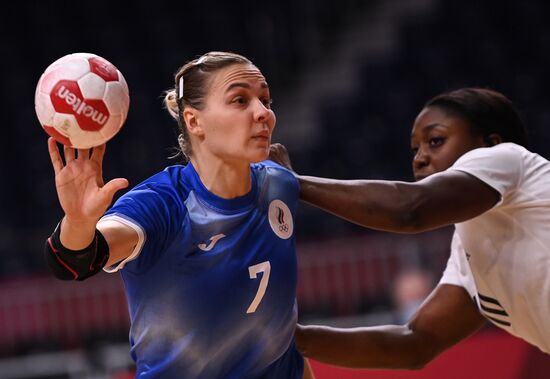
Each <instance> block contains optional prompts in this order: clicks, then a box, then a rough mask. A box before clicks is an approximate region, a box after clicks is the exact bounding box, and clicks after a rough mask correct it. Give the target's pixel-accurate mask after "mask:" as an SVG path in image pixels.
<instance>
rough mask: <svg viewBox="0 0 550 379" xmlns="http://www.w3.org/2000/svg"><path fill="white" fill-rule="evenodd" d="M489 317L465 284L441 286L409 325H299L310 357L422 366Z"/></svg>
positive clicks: (344, 363) (347, 362)
mask: <svg viewBox="0 0 550 379" xmlns="http://www.w3.org/2000/svg"><path fill="white" fill-rule="evenodd" d="M484 322H485V319H484V318H483V316H481V314H480V313H479V312H478V310H477V307H476V306H475V304H474V302H473V300H472V299H471V298H470V296H469V295H468V293H467V292H466V290H465V289H464V288H462V287H458V286H454V285H449V284H442V285H439V286H438V287H436V289H434V291H433V292H432V293H431V295H430V296H429V297H428V298H427V299H426V301H425V302H424V303H423V304H422V306H421V307H420V309H419V310H418V311H417V312H416V314H415V315H414V316H413V318H412V319H411V320H410V322H409V323H408V324H407V325H385V326H377V327H363V328H353V329H338V328H330V327H326V326H315V325H312V326H298V328H297V330H296V341H297V344H298V349H299V350H300V351H302V353H303V354H304V355H305V356H306V357H309V358H312V359H315V360H318V361H320V362H325V363H328V364H332V365H337V366H345V367H355V368H386V369H417V368H422V367H424V365H426V364H427V363H428V362H430V361H431V360H432V359H433V358H434V357H435V356H437V355H438V354H440V353H441V352H443V351H444V350H445V349H447V348H449V347H450V346H452V345H454V344H456V343H457V342H459V341H460V340H462V339H463V338H465V337H467V336H468V335H470V334H471V333H473V332H474V331H476V330H477V329H479V328H480V327H481V326H482V325H483V324H484Z"/></svg>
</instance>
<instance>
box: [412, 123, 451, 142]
mask: <svg viewBox="0 0 550 379" xmlns="http://www.w3.org/2000/svg"><path fill="white" fill-rule="evenodd" d="M438 126H441V127H443V128H448V126H447V125H443V124H439V123H437V122H436V123H435V124H429V125H426V126H425V127H424V128H422V132H421V133H422V134H427V133H429V132H431V131H432V129H435V128H437V127H438ZM412 137H413V134H411V138H412Z"/></svg>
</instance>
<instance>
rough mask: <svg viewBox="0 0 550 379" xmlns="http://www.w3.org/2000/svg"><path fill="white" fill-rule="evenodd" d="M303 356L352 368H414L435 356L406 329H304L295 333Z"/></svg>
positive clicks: (314, 327) (322, 327)
mask: <svg viewBox="0 0 550 379" xmlns="http://www.w3.org/2000/svg"><path fill="white" fill-rule="evenodd" d="M296 340H297V343H298V347H299V349H300V350H301V351H302V353H303V354H304V356H306V357H309V358H312V359H315V360H317V361H320V362H324V363H328V364H332V365H337V366H344V367H352V368H385V369H416V368H421V367H423V366H424V365H425V364H426V363H428V362H429V361H430V360H431V359H432V358H433V357H434V356H435V355H436V354H437V353H436V351H434V350H432V349H430V346H429V345H428V344H423V343H422V341H421V338H420V337H419V336H418V335H415V334H414V332H412V331H411V330H410V329H409V328H408V327H407V326H398V325H386V326H378V327H369V328H353V329H336V328H330V327H327V326H303V327H300V329H299V331H297V332H296Z"/></svg>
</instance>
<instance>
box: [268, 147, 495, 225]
mask: <svg viewBox="0 0 550 379" xmlns="http://www.w3.org/2000/svg"><path fill="white" fill-rule="evenodd" d="M269 158H270V159H272V160H273V161H275V162H277V163H279V164H280V165H282V166H284V167H286V168H288V169H289V170H291V171H292V165H291V162H290V157H289V155H288V151H287V150H286V148H285V147H284V146H283V145H281V144H278V143H275V144H273V145H271V147H270V152H269ZM296 177H297V178H298V180H299V182H300V197H301V199H302V200H304V201H306V202H308V203H309V204H311V205H314V206H316V207H319V208H321V209H323V210H325V211H327V212H330V213H332V214H334V215H336V216H338V217H341V218H344V219H346V220H348V221H351V222H354V223H356V224H359V225H362V226H365V227H368V228H371V229H379V230H385V231H390V232H401V233H416V232H421V231H425V230H430V229H435V228H438V227H441V226H445V225H450V224H454V223H457V222H462V221H465V220H468V219H470V218H473V217H475V216H478V215H480V214H482V213H483V212H485V211H487V210H489V209H490V208H491V207H493V206H494V205H495V204H496V203H497V202H498V201H499V199H500V194H499V193H498V192H497V191H496V190H495V189H493V188H492V187H490V186H489V185H487V184H485V183H484V182H482V181H481V180H479V179H477V178H475V177H474V176H471V175H469V174H466V173H464V172H460V171H444V172H441V173H438V174H434V175H432V176H430V177H428V178H426V179H424V180H421V181H419V182H416V183H408V182H400V181H384V180H336V179H326V178H317V177H312V176H300V175H296Z"/></svg>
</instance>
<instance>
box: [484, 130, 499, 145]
mask: <svg viewBox="0 0 550 379" xmlns="http://www.w3.org/2000/svg"><path fill="white" fill-rule="evenodd" d="M483 142H485V145H486V146H487V147H491V146H495V145H498V144H499V143H502V137H501V136H500V134H497V133H491V134H489V135H488V136H485V137H484V138H483Z"/></svg>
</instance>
